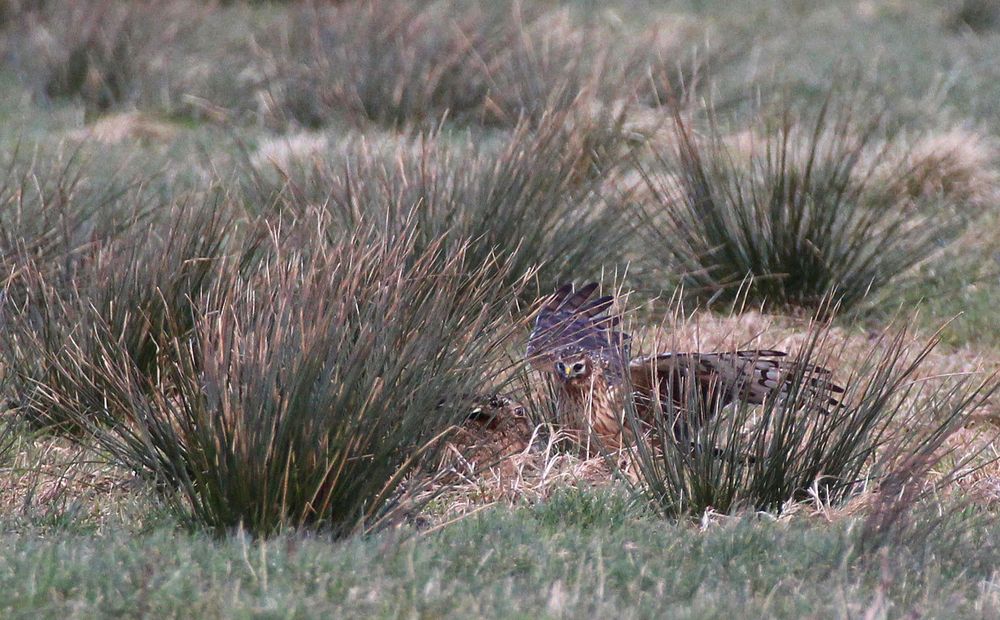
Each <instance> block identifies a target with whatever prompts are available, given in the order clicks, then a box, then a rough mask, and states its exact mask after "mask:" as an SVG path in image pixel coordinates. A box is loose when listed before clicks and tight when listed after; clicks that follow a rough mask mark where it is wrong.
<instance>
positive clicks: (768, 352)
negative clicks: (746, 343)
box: [629, 349, 844, 412]
mask: <svg viewBox="0 0 1000 620" xmlns="http://www.w3.org/2000/svg"><path fill="white" fill-rule="evenodd" d="M787 356H788V354H787V353H785V352H784V351H776V350H773V349H757V350H749V351H733V352H725V353H659V354H656V355H651V356H644V357H639V358H636V359H634V360H632V362H631V363H630V364H629V370H630V375H631V378H632V384H633V386H634V388H635V390H636V392H637V394H639V395H642V396H646V398H649V396H650V395H651V392H652V391H653V390H654V389H655V390H657V391H658V392H659V398H660V400H661V401H664V404H666V402H665V401H666V400H667V399H670V400H673V401H674V404H675V405H677V406H681V407H683V406H684V402H685V401H686V399H687V396H686V394H687V392H686V390H690V389H698V391H699V393H700V394H701V395H702V396H703V397H704V396H711V397H712V398H713V399H716V398H719V399H722V401H721V402H719V403H717V406H720V407H721V406H725V405H726V404H727V403H730V402H734V401H745V402H748V403H751V404H762V403H764V402H765V401H766V400H767V399H768V397H770V396H771V395H772V394H774V393H775V392H777V393H778V394H781V395H787V394H789V393H790V392H792V391H793V389H795V385H796V383H798V384H799V386H800V387H799V389H800V390H801V391H804V392H805V393H804V394H803V395H804V396H806V398H808V399H809V400H812V401H813V402H814V403H815V404H816V406H817V407H819V408H820V409H822V410H823V411H824V412H826V410H827V408H828V407H834V406H838V405H839V404H840V401H839V400H837V398H835V395H836V394H839V393H842V392H843V391H844V389H843V388H842V387H840V386H839V385H837V384H835V383H833V382H832V381H830V379H829V375H830V371H829V370H828V369H826V368H822V367H820V366H814V365H812V364H802V363H800V362H797V361H793V360H788V359H787ZM692 378H693V383H692Z"/></svg>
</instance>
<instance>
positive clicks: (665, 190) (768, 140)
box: [640, 98, 964, 311]
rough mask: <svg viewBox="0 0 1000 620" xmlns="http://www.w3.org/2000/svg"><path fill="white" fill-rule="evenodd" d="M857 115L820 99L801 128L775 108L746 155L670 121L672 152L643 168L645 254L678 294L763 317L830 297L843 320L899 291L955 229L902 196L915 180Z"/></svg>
mask: <svg viewBox="0 0 1000 620" xmlns="http://www.w3.org/2000/svg"><path fill="white" fill-rule="evenodd" d="M860 106H861V102H860V101H842V100H839V99H837V100H834V99H833V98H830V99H828V100H827V102H826V103H825V104H824V105H823V107H821V108H820V109H819V110H818V112H817V113H816V114H815V117H814V120H812V121H811V122H810V121H806V120H798V119H796V118H795V116H794V114H793V113H792V111H791V110H790V109H788V108H786V110H785V111H784V112H783V113H782V114H781V115H780V118H779V119H778V122H777V124H776V125H774V126H770V125H767V124H766V123H765V124H764V126H763V127H762V135H758V136H753V135H752V137H751V141H752V142H753V143H752V144H750V145H749V146H748V148H749V150H750V152H749V153H743V152H740V151H739V150H738V149H737V147H735V146H732V145H729V144H727V143H726V140H725V136H723V135H722V134H721V132H720V131H719V130H718V129H717V128H716V126H715V125H714V124H713V126H712V127H711V128H710V131H709V133H708V135H707V136H706V137H700V136H699V135H697V134H696V132H695V130H694V129H693V128H692V127H691V126H690V125H689V123H688V122H687V121H685V120H683V119H682V118H681V116H680V115H678V116H676V117H675V128H676V140H675V145H674V146H673V147H672V148H671V149H669V150H666V151H663V152H660V153H659V154H658V158H657V160H656V163H654V164H652V165H647V166H645V172H644V175H645V178H646V181H647V186H648V190H649V193H650V195H651V196H652V200H651V201H650V203H649V204H646V205H644V206H643V207H642V208H641V209H640V211H641V212H642V214H643V219H644V224H645V225H644V226H643V227H642V229H641V230H644V231H645V232H646V239H647V241H648V243H647V248H648V252H649V253H650V255H651V256H653V257H656V258H657V259H659V260H660V261H661V264H663V265H669V266H671V268H672V269H674V270H676V271H677V272H679V274H680V283H681V284H682V285H683V286H684V287H685V289H686V291H687V292H688V293H691V294H693V295H696V296H698V297H700V298H702V299H708V300H716V299H721V300H726V301H731V300H733V299H735V298H736V297H737V296H740V295H741V294H745V295H746V298H747V300H748V301H749V303H751V304H753V305H766V306H768V307H771V308H785V307H788V306H793V307H803V308H811V309H815V308H818V307H820V306H822V305H823V304H824V303H825V300H826V299H828V298H829V297H831V296H832V297H833V298H835V299H836V300H837V301H838V303H839V306H840V308H841V310H842V311H853V310H855V309H858V308H860V307H862V306H864V305H865V304H868V305H869V306H870V305H871V304H874V303H875V302H876V301H877V300H881V299H883V297H884V295H885V294H886V293H888V292H889V291H890V290H891V289H893V288H899V287H902V286H905V285H906V283H907V282H908V277H909V276H911V275H912V274H913V271H912V268H913V267H914V266H915V265H917V264H920V263H921V262H923V261H926V260H928V259H929V258H931V257H933V256H934V255H935V254H936V253H938V252H939V250H940V249H941V248H942V247H943V246H945V245H946V244H947V243H948V242H949V241H951V240H953V239H954V238H955V237H956V236H957V234H958V233H959V232H960V231H961V230H962V224H963V222H964V220H963V219H961V218H959V217H957V216H956V215H955V206H956V205H951V204H947V203H945V202H944V201H943V200H941V198H942V197H938V196H934V197H929V198H928V197H922V196H917V197H914V196H913V193H912V191H910V190H909V189H908V188H910V187H912V186H914V185H919V183H920V176H921V175H922V174H923V172H922V171H920V170H916V169H909V168H907V167H906V166H905V165H902V164H899V163H893V160H892V158H890V157H888V156H887V154H888V153H890V152H891V148H892V146H893V142H892V138H891V134H886V132H885V124H884V123H883V122H882V121H881V119H879V118H877V117H875V118H874V119H872V120H864V119H865V117H866V113H863V112H862V111H861V109H860ZM755 131H756V130H755ZM886 136H888V137H886ZM927 202H932V203H933V204H927ZM744 289H745V290H744ZM741 291H743V292H742V293H741Z"/></svg>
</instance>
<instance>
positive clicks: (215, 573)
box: [0, 493, 1000, 618]
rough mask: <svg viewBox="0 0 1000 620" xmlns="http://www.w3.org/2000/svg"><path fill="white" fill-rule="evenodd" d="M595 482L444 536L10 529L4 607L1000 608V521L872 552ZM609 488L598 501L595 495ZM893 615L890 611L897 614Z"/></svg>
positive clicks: (56, 610)
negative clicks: (683, 511) (693, 514)
mask: <svg viewBox="0 0 1000 620" xmlns="http://www.w3.org/2000/svg"><path fill="white" fill-rule="evenodd" d="M603 499H604V498H601V497H596V498H595V497H594V496H592V495H587V494H579V493H577V494H575V495H570V496H564V497H563V498H562V499H561V500H560V501H557V502H554V503H552V504H551V505H542V506H540V507H536V508H521V509H517V510H514V511H511V510H508V509H505V508H497V509H492V510H489V511H486V512H483V513H480V514H478V515H475V516H472V517H469V518H467V519H466V520H464V521H462V522H460V523H458V524H456V525H454V526H452V527H449V528H447V529H445V530H442V531H438V532H433V533H430V534H417V533H415V532H413V531H411V530H402V531H398V532H387V533H384V534H381V535H378V536H375V537H370V538H354V539H350V540H348V541H344V542H339V543H334V542H330V541H329V540H326V539H323V538H321V537H306V536H301V535H284V536H281V537H278V538H274V539H271V540H268V541H266V542H253V541H251V540H249V539H247V538H245V537H241V536H238V535H234V536H230V537H227V538H225V539H222V540H219V539H213V538H210V537H208V536H205V535H202V534H198V533H193V534H189V533H180V532H178V531H176V530H174V529H169V528H168V529H162V528H160V529H156V530H154V531H151V532H149V533H147V534H145V535H142V536H135V535H132V534H130V533H129V532H128V531H127V530H116V531H111V532H108V533H106V534H102V535H94V534H84V533H76V532H73V531H67V532H51V531H50V532H47V533H46V532H43V531H31V530H28V531H20V532H8V533H7V534H4V535H3V536H2V537H0V614H2V615H3V616H4V617H7V618H28V617H31V618H55V617H59V618H78V617H94V616H102V617H107V616H125V617H159V618H169V617H201V618H250V617H266V618H271V617H282V618H311V617H322V616H325V617H359V618H360V617H383V618H388V617H452V618H467V617H475V616H486V617H499V618H523V617H528V616H537V617H543V618H557V617H566V618H574V617H600V616H605V617H607V616H612V615H613V616H616V617H622V618H633V617H653V616H655V617H673V618H722V617H760V616H779V617H800V616H802V615H811V616H820V617H859V616H861V615H863V614H865V613H866V612H870V611H874V612H876V613H878V612H879V611H881V612H882V613H887V614H888V615H889V616H890V617H898V616H902V615H905V614H906V613H907V612H910V611H912V612H916V613H918V614H921V615H923V616H925V617H935V616H945V615H947V616H949V617H981V616H990V615H991V614H993V613H996V611H997V605H998V603H1000V601H998V599H997V592H996V587H997V586H996V584H995V581H994V579H995V578H994V572H993V568H994V567H995V566H996V563H997V562H998V561H1000V552H998V550H997V548H996V547H995V544H994V541H995V539H996V536H997V535H998V534H1000V528H998V527H997V526H995V525H994V526H990V527H980V526H977V521H976V518H975V517H974V516H973V515H969V514H964V515H958V516H955V517H953V518H952V519H951V520H950V521H949V522H948V523H947V524H946V526H945V529H946V531H945V532H944V533H943V534H941V535H939V536H937V537H936V538H932V539H927V540H925V539H924V538H923V537H919V538H918V539H917V540H907V539H903V540H902V541H900V542H896V543H891V544H889V545H888V546H886V547H884V549H883V551H881V552H879V553H875V554H873V556H872V557H871V558H868V559H864V558H862V557H860V556H859V554H858V549H859V545H860V544H861V537H860V536H861V534H860V532H861V531H862V528H861V527H860V523H858V522H856V521H855V520H853V519H846V520H842V521H840V522H837V523H835V524H826V523H823V522H822V521H821V520H819V519H816V520H813V521H807V522H795V523H778V522H773V521H771V520H768V519H762V518H756V517H747V518H743V519H737V520H733V521H731V522H727V523H721V524H713V525H711V526H710V527H709V528H708V529H707V531H704V532H703V531H700V530H699V528H698V527H696V526H695V525H693V524H687V523H681V524H665V523H662V522H660V521H658V520H656V519H651V518H649V517H647V516H644V515H642V514H640V513H635V512H634V511H631V510H629V509H624V508H623V509H621V510H617V511H615V510H610V511H608V510H605V511H604V512H603V513H602V514H600V515H597V516H595V515H594V514H593V512H592V511H589V510H587V506H588V505H593V504H598V505H599V504H602V503H603ZM595 500H596V501H595ZM883 617H884V616H883Z"/></svg>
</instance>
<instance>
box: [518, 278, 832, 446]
mask: <svg viewBox="0 0 1000 620" xmlns="http://www.w3.org/2000/svg"><path fill="white" fill-rule="evenodd" d="M596 290H597V284H596V283H591V284H588V285H586V286H583V287H581V288H579V289H577V288H575V287H574V286H573V285H572V284H566V285H564V286H562V287H560V288H559V289H558V290H557V291H556V292H555V293H554V294H553V295H552V296H550V297H549V298H548V299H546V300H545V303H544V304H542V306H541V309H540V310H539V313H538V316H537V318H536V319H535V325H534V329H533V330H532V332H531V336H530V337H529V339H528V349H527V358H528V361H529V362H530V363H531V364H532V366H534V367H535V368H536V369H538V370H541V371H543V372H547V373H550V374H551V375H554V376H555V378H556V384H557V399H558V401H557V403H556V409H557V412H558V415H559V418H560V420H561V422H562V423H563V424H564V425H565V426H566V427H567V428H568V430H569V431H570V432H571V433H572V434H573V435H575V436H576V437H577V439H579V440H581V441H582V440H584V439H586V440H587V442H588V444H589V443H590V440H592V439H596V440H597V442H595V443H597V445H598V446H601V447H604V448H607V449H616V448H618V447H620V446H621V443H622V441H623V438H624V437H626V436H629V435H631V433H630V432H629V431H628V430H626V426H627V425H626V424H625V422H624V412H625V407H626V397H627V396H628V391H629V390H631V391H632V394H633V396H634V403H635V410H636V413H637V414H638V416H637V417H638V418H639V419H640V420H642V421H644V422H645V423H646V424H650V423H651V420H653V419H655V415H656V413H657V412H660V413H661V415H662V413H663V412H673V421H672V424H673V426H672V428H671V429H670V430H671V432H672V433H673V436H674V438H675V439H677V440H684V441H687V440H689V438H690V434H691V433H692V432H693V431H696V430H697V428H698V427H699V426H701V425H703V424H705V423H706V422H707V421H708V420H709V419H710V418H711V417H712V416H713V415H714V414H715V413H716V412H718V411H719V410H720V409H721V408H722V407H725V406H726V405H727V404H729V403H732V402H738V401H743V402H747V403H751V404H762V403H764V402H766V401H767V399H768V398H769V397H771V396H772V395H778V396H780V395H787V394H788V393H789V392H790V391H791V390H792V389H794V388H793V386H795V385H798V386H799V387H798V389H799V390H800V392H801V391H805V392H806V394H805V395H806V397H807V398H808V399H809V402H811V403H817V404H818V407H819V408H820V409H822V410H823V411H824V412H825V411H826V407H829V406H836V405H838V404H839V402H838V401H837V399H836V398H834V397H833V396H834V394H836V393H840V392H843V388H841V387H840V386H838V385H836V384H834V383H832V382H831V381H830V380H829V379H828V377H829V373H830V371H829V370H827V369H825V368H820V367H817V366H813V365H811V364H803V363H799V362H796V361H792V360H789V359H788V357H787V354H786V353H785V352H783V351H775V350H771V349H756V350H744V351H728V352H716V353H675V352H661V353H654V354H652V355H647V356H642V357H636V358H633V357H631V355H630V349H629V341H630V336H629V335H628V334H626V333H624V332H622V331H621V329H620V323H621V318H620V317H619V316H618V315H616V314H612V313H609V310H610V309H611V306H612V304H613V303H614V299H613V298H612V297H611V296H603V297H596V298H592V297H593V294H594V292H595V291H596ZM692 409H696V410H694V411H692ZM661 419H662V417H661Z"/></svg>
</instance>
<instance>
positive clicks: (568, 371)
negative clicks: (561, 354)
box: [556, 362, 573, 379]
mask: <svg viewBox="0 0 1000 620" xmlns="http://www.w3.org/2000/svg"><path fill="white" fill-rule="evenodd" d="M556 372H557V373H558V374H559V376H560V377H562V378H563V379H572V378H573V367H572V366H567V365H566V364H563V363H562V362H556Z"/></svg>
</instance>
